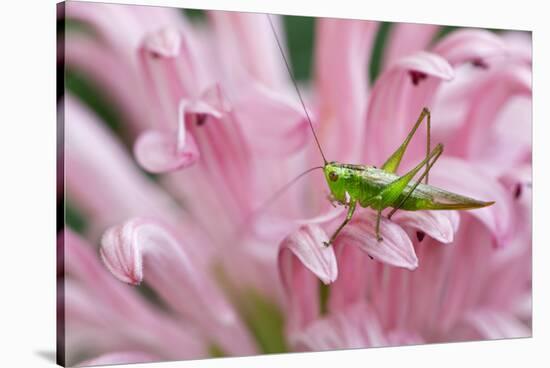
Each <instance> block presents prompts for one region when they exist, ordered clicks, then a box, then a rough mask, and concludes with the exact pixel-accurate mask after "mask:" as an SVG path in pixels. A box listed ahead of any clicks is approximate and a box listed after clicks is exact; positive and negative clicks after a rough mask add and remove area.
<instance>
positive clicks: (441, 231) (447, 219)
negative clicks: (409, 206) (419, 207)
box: [393, 211, 460, 243]
mask: <svg viewBox="0 0 550 368" xmlns="http://www.w3.org/2000/svg"><path fill="white" fill-rule="evenodd" d="M459 219H460V217H459V215H458V214H457V213H456V212H455V211H415V212H411V211H399V212H397V214H396V215H395V216H394V217H393V220H394V221H395V222H397V223H398V224H400V225H401V226H406V227H411V228H413V229H416V230H417V231H420V232H423V233H426V234H428V235H429V236H430V237H432V238H434V239H435V240H437V241H439V242H441V243H452V242H453V239H454V234H455V232H456V231H457V230H458V224H459V221H460V220H459Z"/></svg>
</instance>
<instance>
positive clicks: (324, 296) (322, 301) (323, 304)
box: [319, 281, 330, 316]
mask: <svg viewBox="0 0 550 368" xmlns="http://www.w3.org/2000/svg"><path fill="white" fill-rule="evenodd" d="M329 293H330V287H329V286H328V285H325V284H324V283H323V282H322V281H319V308H320V313H321V315H322V316H323V315H325V314H327V312H328V297H329Z"/></svg>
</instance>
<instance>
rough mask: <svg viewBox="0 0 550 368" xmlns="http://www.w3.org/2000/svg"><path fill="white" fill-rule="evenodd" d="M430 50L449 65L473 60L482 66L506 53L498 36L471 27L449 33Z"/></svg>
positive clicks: (486, 65)
mask: <svg viewBox="0 0 550 368" xmlns="http://www.w3.org/2000/svg"><path fill="white" fill-rule="evenodd" d="M432 51H433V52H434V53H436V54H439V55H441V56H442V57H444V58H445V59H447V61H449V63H450V64H451V65H458V64H462V63H465V62H474V63H477V64H479V65H480V66H481V67H484V68H485V67H488V66H489V65H490V64H491V62H492V60H491V58H495V57H498V56H500V57H503V56H505V55H506V47H505V44H504V42H503V41H502V39H501V38H500V37H499V36H497V35H496V34H494V33H492V32H489V31H484V30H473V29H464V30H458V31H456V32H453V33H451V34H450V35H449V36H447V37H445V38H444V39H443V40H441V41H440V42H439V43H438V44H437V45H436V46H435V47H434V48H433V50H432ZM480 63H483V64H480Z"/></svg>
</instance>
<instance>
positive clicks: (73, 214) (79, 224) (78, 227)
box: [65, 201, 88, 234]
mask: <svg viewBox="0 0 550 368" xmlns="http://www.w3.org/2000/svg"><path fill="white" fill-rule="evenodd" d="M65 224H66V225H67V226H68V227H70V228H71V229H72V230H74V231H76V232H77V233H80V234H83V233H84V231H86V229H87V227H88V223H87V222H86V217H85V216H84V215H83V214H82V213H81V212H80V211H79V210H78V209H77V208H76V207H74V206H73V204H72V203H71V202H70V201H66V202H65Z"/></svg>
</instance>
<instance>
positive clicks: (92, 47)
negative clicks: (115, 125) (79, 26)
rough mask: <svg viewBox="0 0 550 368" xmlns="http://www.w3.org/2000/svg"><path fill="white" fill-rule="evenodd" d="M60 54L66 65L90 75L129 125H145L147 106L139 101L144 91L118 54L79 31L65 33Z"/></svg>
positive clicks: (134, 127)
mask: <svg viewBox="0 0 550 368" xmlns="http://www.w3.org/2000/svg"><path fill="white" fill-rule="evenodd" d="M64 55H65V62H66V63H67V66H68V67H69V68H71V69H72V70H75V71H78V72H80V73H83V74H84V75H86V76H87V77H89V78H92V79H93V81H94V83H97V84H98V86H100V87H102V90H103V91H104V92H105V94H106V97H107V98H108V99H109V100H113V102H116V105H117V107H118V108H119V109H120V110H121V112H122V114H123V115H124V116H123V117H124V118H125V120H124V121H125V122H126V123H128V124H129V125H130V127H129V128H131V129H133V130H136V131H139V130H140V129H143V128H144V127H146V126H147V125H148V124H147V120H146V116H147V111H148V107H147V106H146V105H144V104H143V103H141V101H143V99H144V98H146V94H145V91H143V90H142V88H141V85H140V83H139V80H138V79H137V78H136V73H135V69H134V68H130V67H129V66H128V65H127V64H126V63H124V62H123V61H122V60H121V58H120V56H119V55H117V54H116V53H113V52H112V50H110V49H109V48H107V47H105V45H103V44H101V43H100V42H98V41H97V40H95V39H92V38H90V37H84V36H82V35H79V34H68V35H67V36H66V39H65V54H64ZM125 128H126V126H125ZM132 133H133V132H132Z"/></svg>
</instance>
